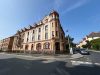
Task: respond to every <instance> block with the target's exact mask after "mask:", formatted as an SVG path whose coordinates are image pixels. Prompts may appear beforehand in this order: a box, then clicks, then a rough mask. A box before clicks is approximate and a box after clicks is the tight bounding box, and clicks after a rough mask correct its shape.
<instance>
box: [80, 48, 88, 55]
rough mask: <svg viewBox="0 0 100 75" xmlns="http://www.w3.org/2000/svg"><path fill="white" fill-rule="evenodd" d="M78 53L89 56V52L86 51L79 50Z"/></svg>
mask: <svg viewBox="0 0 100 75" xmlns="http://www.w3.org/2000/svg"><path fill="white" fill-rule="evenodd" d="M79 53H80V54H82V55H89V54H90V53H89V51H87V50H86V49H79Z"/></svg>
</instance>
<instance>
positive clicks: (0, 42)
mask: <svg viewBox="0 0 100 75" xmlns="http://www.w3.org/2000/svg"><path fill="white" fill-rule="evenodd" d="M0 50H2V40H0Z"/></svg>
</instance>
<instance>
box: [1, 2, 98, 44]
mask: <svg viewBox="0 0 100 75" xmlns="http://www.w3.org/2000/svg"><path fill="white" fill-rule="evenodd" d="M53 9H54V10H57V11H58V12H59V14H60V20H61V24H62V27H63V29H64V31H66V30H68V31H69V32H68V33H66V35H67V34H69V35H70V36H72V37H73V38H74V42H79V41H80V40H81V39H82V38H83V37H84V36H85V35H87V34H89V33H90V32H99V31H100V0H0V39H3V38H5V37H8V36H11V35H13V34H15V33H16V31H17V30H18V29H21V28H23V27H27V26H28V25H30V24H34V23H36V22H38V21H39V20H41V19H42V18H43V17H44V16H45V15H48V14H49V12H50V11H51V10H53Z"/></svg>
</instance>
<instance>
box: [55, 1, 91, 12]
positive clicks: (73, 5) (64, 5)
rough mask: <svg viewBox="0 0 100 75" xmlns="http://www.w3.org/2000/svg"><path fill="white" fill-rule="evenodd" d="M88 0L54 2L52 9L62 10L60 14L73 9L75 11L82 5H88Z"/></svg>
mask: <svg viewBox="0 0 100 75" xmlns="http://www.w3.org/2000/svg"><path fill="white" fill-rule="evenodd" d="M89 1H90V0H55V2H54V8H56V9H57V10H59V9H63V12H62V14H65V13H67V12H70V11H72V10H74V9H77V8H79V7H81V6H83V5H84V4H86V3H88V2H89Z"/></svg>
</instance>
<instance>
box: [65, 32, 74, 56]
mask: <svg viewBox="0 0 100 75" xmlns="http://www.w3.org/2000/svg"><path fill="white" fill-rule="evenodd" d="M66 32H68V30H67V31H66ZM68 45H69V51H70V54H73V49H72V47H71V44H70V38H69V34H68Z"/></svg>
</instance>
